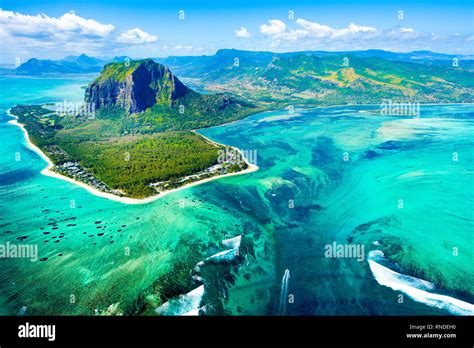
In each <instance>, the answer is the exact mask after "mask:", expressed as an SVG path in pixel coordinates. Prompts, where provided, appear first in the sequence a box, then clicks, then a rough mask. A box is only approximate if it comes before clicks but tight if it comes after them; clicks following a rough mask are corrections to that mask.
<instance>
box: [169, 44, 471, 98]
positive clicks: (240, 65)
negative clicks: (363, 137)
mask: <svg viewBox="0 0 474 348" xmlns="http://www.w3.org/2000/svg"><path fill="white" fill-rule="evenodd" d="M422 57H423V58H422ZM453 57H454V56H449V55H443V54H437V53H432V52H428V51H422V52H412V53H393V52H386V51H380V50H370V51H356V52H347V53H344V54H341V53H333V52H300V53H298V52H292V53H280V54H276V53H271V52H249V51H239V50H220V51H218V52H217V53H216V55H215V56H201V57H169V58H166V59H164V60H163V61H164V62H165V63H167V64H169V65H170V66H171V67H172V68H173V70H174V71H176V72H177V74H178V75H179V76H181V77H186V78H194V79H197V80H199V81H200V82H201V84H202V85H203V86H204V87H203V88H206V89H207V90H208V91H220V92H228V93H233V94H236V95H238V96H240V97H242V98H247V99H249V100H253V101H260V102H267V103H277V104H278V103H280V104H300V105H330V104H343V103H380V102H381V101H382V99H387V98H392V99H393V98H395V99H403V100H407V99H410V100H414V101H418V102H472V100H473V95H474V93H473V88H474V82H473V81H474V68H470V67H469V66H472V64H471V63H472V61H470V60H464V59H465V58H461V59H458V60H457V63H458V66H453V60H452V59H453ZM454 58H455V57H454ZM468 58H469V57H468ZM435 62H436V63H435ZM420 63H422V64H420ZM195 83H196V82H195Z"/></svg>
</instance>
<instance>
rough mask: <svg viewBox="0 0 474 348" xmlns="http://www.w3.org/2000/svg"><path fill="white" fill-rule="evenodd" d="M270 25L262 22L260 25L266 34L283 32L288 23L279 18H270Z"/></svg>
mask: <svg viewBox="0 0 474 348" xmlns="http://www.w3.org/2000/svg"><path fill="white" fill-rule="evenodd" d="M269 22H270V25H267V24H262V25H261V26H260V32H261V33H262V34H266V35H275V34H281V33H283V32H284V31H286V24H285V23H283V21H281V20H279V19H270V20H269Z"/></svg>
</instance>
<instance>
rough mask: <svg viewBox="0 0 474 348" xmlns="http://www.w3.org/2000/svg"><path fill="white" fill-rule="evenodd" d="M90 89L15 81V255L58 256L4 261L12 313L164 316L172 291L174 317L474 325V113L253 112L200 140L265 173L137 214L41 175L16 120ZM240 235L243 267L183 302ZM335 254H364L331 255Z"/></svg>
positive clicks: (1, 208) (0, 237) (6, 92)
mask: <svg viewBox="0 0 474 348" xmlns="http://www.w3.org/2000/svg"><path fill="white" fill-rule="evenodd" d="M89 79H90V78H74V79H48V78H41V79H34V78H12V77H0V86H1V88H2V92H1V93H2V98H1V99H0V139H1V143H2V146H1V147H0V154H1V156H0V244H5V243H7V242H9V243H27V244H31V245H37V247H38V253H39V255H38V256H39V258H41V259H42V260H43V261H36V262H32V261H30V260H28V259H25V258H3V259H0V265H1V267H0V284H1V285H0V288H1V292H0V314H2V315H5V314H25V313H26V314H31V315H34V314H61V315H71V314H86V315H94V314H105V313H122V312H123V313H137V312H138V313H149V312H143V311H141V310H140V308H141V309H143V308H142V304H143V303H147V306H148V307H149V308H153V307H159V306H162V301H160V300H159V299H158V298H159V296H158V293H161V295H162V297H163V296H164V295H163V294H164V293H165V292H166V291H168V290H165V288H166V289H169V288H170V287H171V288H173V292H172V293H170V294H172V295H169V296H165V297H166V298H168V299H170V303H171V304H172V305H170V306H168V307H166V306H165V307H166V308H168V309H167V311H165V312H166V313H167V314H180V313H183V312H189V311H192V310H194V309H197V308H201V312H200V313H201V314H203V313H204V312H206V313H208V314H250V315H254V314H255V315H262V314H287V315H344V314H350V315H357V314H361V315H372V314H374V315H387V314H388V315H399V314H471V315H472V313H474V312H473V309H472V305H470V303H471V304H472V303H474V266H473V265H474V263H473V262H472V260H473V259H474V255H473V246H474V245H473V244H474V243H473V232H474V229H473V227H474V225H473V220H474V210H473V190H474V179H473V173H474V162H473V161H474V153H473V150H474V144H473V140H472V134H473V121H474V107H473V106H472V105H422V106H421V109H420V111H421V116H420V117H393V116H381V115H380V114H379V113H377V112H376V111H377V109H378V107H377V106H341V107H332V108H320V109H313V110H307V111H301V110H296V112H295V113H294V114H289V113H288V112H287V111H277V112H268V113H262V114H258V115H254V116H251V117H249V118H247V119H245V120H242V121H239V122H235V123H232V124H230V125H226V126H221V127H215V128H212V129H206V130H202V131H201V133H202V134H204V135H206V136H208V137H210V138H212V139H213V140H216V141H218V142H222V143H225V144H229V145H233V146H237V147H239V148H241V149H243V150H249V151H254V150H256V152H257V165H258V166H259V167H260V170H259V171H257V172H254V173H251V174H247V175H240V176H235V177H230V178H224V179H220V180H217V181H214V182H210V183H206V184H203V185H198V186H195V187H192V188H188V189H185V190H181V191H178V192H176V193H173V194H170V195H168V196H166V197H164V198H162V199H159V200H157V201H155V202H152V203H149V204H145V205H124V204H121V203H117V202H113V201H109V200H106V199H103V198H99V197H96V196H94V195H92V194H90V193H89V192H87V191H86V190H84V189H82V188H80V187H77V186H75V185H73V184H71V183H68V182H65V181H62V180H58V179H54V178H50V177H46V176H43V175H41V174H40V171H41V170H42V169H43V168H44V167H46V163H45V162H44V161H43V160H42V159H41V158H40V157H39V156H38V155H37V154H36V153H34V152H33V151H31V150H30V149H28V148H27V147H26V145H25V139H24V136H23V134H22V132H21V130H20V129H19V128H18V127H17V126H14V125H11V124H8V123H7V122H8V121H9V120H11V118H10V117H9V116H8V115H7V114H6V111H7V110H8V108H10V107H12V106H13V105H16V104H19V103H23V104H36V103H46V102H62V101H63V100H67V101H71V102H79V101H81V100H82V98H83V93H84V90H83V89H82V88H81V87H83V86H84V85H86V84H87V83H88V81H89ZM235 236H242V243H243V244H242V245H243V247H242V251H243V255H242V257H241V259H240V261H239V262H238V263H236V264H233V265H232V267H230V268H229V267H227V265H226V263H225V262H224V263H222V262H221V263H216V264H212V265H211V266H204V267H203V271H202V274H201V275H202V276H203V279H204V280H201V281H197V282H195V291H194V292H191V294H189V295H188V298H190V299H191V300H190V301H184V300H183V299H186V298H181V300H183V301H178V300H176V298H177V294H179V293H180V291H182V293H186V292H189V290H190V289H189V284H187V285H186V286H184V285H183V286H181V284H172V283H173V279H175V280H176V282H177V283H178V282H179V281H178V279H179V280H181V279H183V277H184V278H186V277H188V276H189V277H191V274H192V272H193V271H192V267H190V266H189V265H190V264H193V265H194V264H195V263H196V262H197V261H199V260H205V259H206V258H208V257H210V256H212V255H215V254H216V253H219V252H221V251H224V250H225V249H226V248H224V247H223V245H222V244H221V243H220V242H221V241H222V240H223V239H228V238H232V237H235ZM333 243H336V244H338V245H358V246H360V247H362V246H363V247H364V249H363V250H364V255H363V258H362V259H361V260H357V258H355V257H347V255H346V257H334V258H328V257H325V248H326V246H327V245H332V244H333ZM371 252H372V253H371ZM382 253H383V256H381V255H382ZM286 270H288V271H287V272H286ZM390 272H392V273H390ZM423 280H424V281H423ZM170 284H172V285H171V286H170ZM201 284H204V287H203V288H200V286H201ZM191 290H192V289H191ZM201 290H202V291H201ZM167 294H168V293H167ZM433 294H434V295H433ZM440 296H441V297H440ZM460 301H462V302H460ZM179 307H181V309H180V308H179ZM184 307H186V308H185V309H183V308H184ZM187 307H189V308H187ZM137 308H138V309H137ZM162 308H163V307H162ZM170 308H171V309H170ZM153 313H154V312H153Z"/></svg>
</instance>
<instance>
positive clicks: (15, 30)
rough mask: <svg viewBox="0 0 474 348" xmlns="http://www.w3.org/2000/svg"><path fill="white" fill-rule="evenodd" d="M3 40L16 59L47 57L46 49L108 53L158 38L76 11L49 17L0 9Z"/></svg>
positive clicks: (0, 34)
mask: <svg viewBox="0 0 474 348" xmlns="http://www.w3.org/2000/svg"><path fill="white" fill-rule="evenodd" d="M0 39H1V40H2V44H3V45H4V46H6V47H8V48H9V50H10V51H11V52H12V53H11V54H14V55H15V56H16V55H27V56H31V55H35V54H37V53H40V54H45V51H46V50H47V51H50V53H52V52H53V51H54V52H63V53H65V54H70V53H88V54H95V53H108V52H110V51H111V50H120V49H123V47H127V48H130V47H134V46H138V45H143V44H147V43H152V42H155V41H157V37H156V36H154V35H151V34H149V33H147V32H145V31H143V30H141V29H139V28H134V29H129V30H125V31H122V30H120V29H118V28H117V27H115V25H113V24H104V23H100V22H98V21H96V20H94V19H88V18H83V17H80V16H78V15H76V13H74V12H73V11H71V12H68V13H65V14H63V15H61V16H60V17H50V16H47V15H45V14H37V15H25V14H22V13H19V12H13V11H5V10H0ZM53 55H54V54H53Z"/></svg>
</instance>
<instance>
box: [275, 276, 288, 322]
mask: <svg viewBox="0 0 474 348" xmlns="http://www.w3.org/2000/svg"><path fill="white" fill-rule="evenodd" d="M289 281H290V271H289V270H288V269H286V270H285V273H284V274H283V278H282V279H281V290H280V305H279V306H278V314H279V315H285V311H286V299H287V297H288V282H289Z"/></svg>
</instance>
